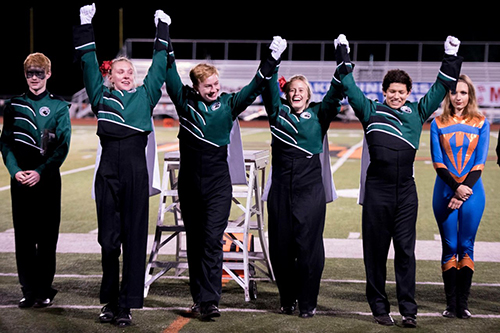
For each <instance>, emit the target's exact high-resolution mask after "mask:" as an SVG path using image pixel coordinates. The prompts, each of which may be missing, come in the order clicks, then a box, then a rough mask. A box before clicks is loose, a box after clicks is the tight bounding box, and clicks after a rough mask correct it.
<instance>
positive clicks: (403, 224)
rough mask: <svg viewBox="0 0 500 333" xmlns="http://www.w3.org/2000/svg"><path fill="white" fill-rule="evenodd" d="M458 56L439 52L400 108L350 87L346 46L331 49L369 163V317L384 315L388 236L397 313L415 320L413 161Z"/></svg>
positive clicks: (453, 77)
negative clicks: (433, 74)
mask: <svg viewBox="0 0 500 333" xmlns="http://www.w3.org/2000/svg"><path fill="white" fill-rule="evenodd" d="M461 63H462V59H461V58H460V57H457V56H455V55H448V54H445V56H444V58H443V62H442V64H441V69H440V71H439V73H438V77H437V80H436V82H435V83H434V84H433V85H432V87H431V88H430V90H429V91H428V92H427V94H426V95H425V96H424V97H423V98H421V99H420V101H418V102H409V101H406V103H405V105H403V106H402V107H401V108H400V109H397V110H396V109H392V108H390V107H389V106H388V105H387V104H386V103H382V102H379V101H372V100H369V99H368V98H367V97H366V96H365V95H364V94H363V92H362V91H361V90H360V89H359V88H358V87H357V86H356V83H355V82H354V77H353V74H352V71H353V67H354V66H353V65H352V64H351V62H350V59H349V54H348V51H347V47H346V46H345V45H339V46H338V47H337V64H338V67H337V72H336V74H335V76H334V78H335V79H336V81H337V82H336V84H337V85H338V86H339V87H341V89H343V92H344V93H345V95H346V96H347V97H348V98H349V104H351V106H352V108H353V110H354V112H355V114H356V116H357V117H358V118H359V120H360V121H361V123H362V125H363V129H364V132H365V137H366V141H367V144H368V150H369V155H370V163H369V165H368V170H367V175H366V183H365V193H364V198H363V200H361V201H363V215H362V231H363V254H364V255H363V256H364V262H365V269H366V277H367V285H366V295H367V299H368V303H369V304H370V307H371V310H372V313H373V315H374V316H375V317H378V316H384V315H388V314H389V312H390V304H389V301H388V299H387V294H386V292H385V281H386V263H387V254H388V251H389V246H390V243H391V239H393V241H394V248H395V253H396V254H395V260H394V266H395V273H396V289H397V298H398V304H399V311H400V313H401V314H402V315H403V316H404V317H409V318H415V316H416V314H417V304H416V302H415V240H416V231H415V225H416V222H417V210H418V197H417V192H416V187H415V181H414V178H413V162H414V160H415V154H416V151H417V149H418V145H419V141H420V134H421V131H422V125H423V124H424V122H425V121H426V120H427V118H429V116H430V115H431V114H432V113H433V112H434V111H435V110H436V109H437V108H438V107H439V104H440V103H441V101H442V100H443V98H444V97H445V95H446V94H447V92H448V91H449V90H454V89H455V85H456V82H457V79H458V76H459V73H460V68H461Z"/></svg>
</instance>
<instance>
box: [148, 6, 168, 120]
mask: <svg viewBox="0 0 500 333" xmlns="http://www.w3.org/2000/svg"><path fill="white" fill-rule="evenodd" d="M154 20H155V25H156V37H155V43H154V51H153V62H152V63H151V67H149V70H148V74H147V75H146V77H145V78H144V81H143V84H144V87H145V88H146V92H147V94H148V96H149V102H150V107H151V110H153V108H154V107H155V105H156V104H157V103H158V100H159V99H160V97H161V94H162V92H161V87H162V86H163V84H164V83H165V79H166V76H167V50H168V48H169V44H170V38H169V33H168V29H169V26H170V24H171V22H172V21H171V19H170V17H169V16H168V15H167V14H165V13H164V12H163V11H162V10H157V11H156V13H155V19H154Z"/></svg>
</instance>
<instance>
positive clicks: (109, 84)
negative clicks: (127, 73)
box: [104, 56, 137, 89]
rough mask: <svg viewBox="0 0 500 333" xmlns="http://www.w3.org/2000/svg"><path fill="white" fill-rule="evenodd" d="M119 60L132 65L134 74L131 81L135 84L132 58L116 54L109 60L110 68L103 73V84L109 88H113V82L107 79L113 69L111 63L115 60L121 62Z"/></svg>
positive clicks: (134, 73) (114, 62)
mask: <svg viewBox="0 0 500 333" xmlns="http://www.w3.org/2000/svg"><path fill="white" fill-rule="evenodd" d="M121 61H124V62H126V63H128V64H129V65H130V67H132V72H133V75H134V81H133V82H134V87H135V86H136V85H137V84H136V82H135V76H136V73H137V71H136V70H135V66H134V64H133V62H132V60H130V59H129V58H127V57H125V56H118V57H116V58H115V59H113V60H111V68H110V69H109V71H108V72H107V73H105V74H106V75H105V77H104V85H105V86H106V87H108V88H110V89H114V88H115V87H114V84H113V83H111V82H110V81H109V75H110V74H111V72H112V71H113V65H114V64H116V63H117V62H121Z"/></svg>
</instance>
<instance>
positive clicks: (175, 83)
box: [166, 52, 278, 149]
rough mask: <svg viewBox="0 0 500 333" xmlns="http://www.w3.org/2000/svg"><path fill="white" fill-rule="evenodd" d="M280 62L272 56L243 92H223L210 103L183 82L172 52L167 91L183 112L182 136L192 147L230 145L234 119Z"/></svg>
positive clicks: (181, 118)
mask: <svg viewBox="0 0 500 333" xmlns="http://www.w3.org/2000/svg"><path fill="white" fill-rule="evenodd" d="M277 64H278V61H276V60H274V59H273V58H272V57H271V56H269V57H268V58H267V59H265V60H264V61H262V62H261V65H260V67H259V69H258V70H257V73H256V74H255V76H254V77H253V79H252V80H251V81H250V83H249V84H248V85H246V86H245V87H243V88H242V89H241V90H240V91H239V92H235V93H222V94H221V95H220V96H219V97H218V98H217V100H215V101H214V102H212V103H210V104H208V103H206V102H205V101H203V100H202V98H201V97H200V95H199V94H198V93H197V91H196V90H195V89H193V88H192V87H189V86H186V85H183V84H182V81H181V78H180V76H179V73H178V72H177V66H176V63H175V57H174V53H173V52H170V53H169V67H168V70H167V79H166V84H167V92H168V95H169V96H170V98H171V99H172V102H173V103H174V105H175V107H176V110H177V114H178V115H179V123H180V129H179V135H178V137H179V139H183V140H185V143H188V144H189V145H190V146H191V147H193V148H197V149H203V147H207V146H206V144H208V145H209V147H222V146H226V145H227V144H229V136H230V133H231V128H232V127H233V121H234V120H235V119H236V118H237V117H238V115H239V114H240V113H242V112H243V111H245V109H246V108H247V107H249V106H250V105H251V104H252V103H253V102H254V101H255V99H256V98H257V97H258V96H259V95H260V94H261V93H262V91H263V89H264V88H265V85H264V84H263V83H264V82H265V81H267V80H269V79H270V78H271V76H272V74H273V71H274V69H275V68H276V65H277Z"/></svg>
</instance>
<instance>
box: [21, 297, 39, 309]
mask: <svg viewBox="0 0 500 333" xmlns="http://www.w3.org/2000/svg"><path fill="white" fill-rule="evenodd" d="M34 304H35V300H34V299H32V298H26V297H23V298H21V300H20V301H19V304H18V306H19V307H20V308H21V309H27V308H31V307H32V306H33V305H34Z"/></svg>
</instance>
